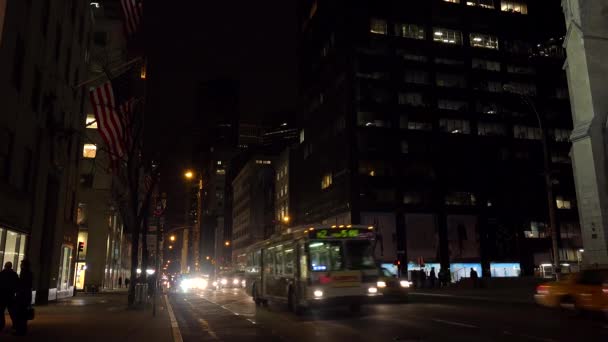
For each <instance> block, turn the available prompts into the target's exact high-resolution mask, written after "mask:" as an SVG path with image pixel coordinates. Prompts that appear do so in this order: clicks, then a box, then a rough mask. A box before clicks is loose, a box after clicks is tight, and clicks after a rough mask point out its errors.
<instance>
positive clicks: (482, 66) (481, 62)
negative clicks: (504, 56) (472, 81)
mask: <svg viewBox="0 0 608 342" xmlns="http://www.w3.org/2000/svg"><path fill="white" fill-rule="evenodd" d="M471 67H472V68H473V69H477V70H488V71H500V62H497V61H489V60H487V59H479V58H473V60H472V65H471Z"/></svg>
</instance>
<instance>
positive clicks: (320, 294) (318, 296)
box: [312, 290, 323, 298]
mask: <svg viewBox="0 0 608 342" xmlns="http://www.w3.org/2000/svg"><path fill="white" fill-rule="evenodd" d="M312 294H313V295H314V296H315V298H321V297H323V291H321V290H315V291H314V292H313V293H312Z"/></svg>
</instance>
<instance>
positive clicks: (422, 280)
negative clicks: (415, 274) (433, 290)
mask: <svg viewBox="0 0 608 342" xmlns="http://www.w3.org/2000/svg"><path fill="white" fill-rule="evenodd" d="M420 287H421V288H425V287H426V272H425V271H424V270H420Z"/></svg>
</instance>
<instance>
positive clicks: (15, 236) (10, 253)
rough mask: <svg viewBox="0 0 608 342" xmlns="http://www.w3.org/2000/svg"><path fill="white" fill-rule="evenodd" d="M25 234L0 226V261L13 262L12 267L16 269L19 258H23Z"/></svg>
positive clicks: (19, 261)
mask: <svg viewBox="0 0 608 342" xmlns="http://www.w3.org/2000/svg"><path fill="white" fill-rule="evenodd" d="M26 242H27V235H26V234H22V233H19V232H16V231H13V230H9V229H7V228H3V227H0V262H1V264H2V265H4V264H5V263H6V262H9V261H10V262H12V263H13V269H14V270H18V269H19V264H20V263H21V260H23V259H24V258H25V248H26Z"/></svg>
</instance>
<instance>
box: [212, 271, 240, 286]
mask: <svg viewBox="0 0 608 342" xmlns="http://www.w3.org/2000/svg"><path fill="white" fill-rule="evenodd" d="M212 285H213V286H214V287H215V288H216V289H223V288H244V287H245V272H240V271H234V272H224V273H220V274H219V275H218V276H217V278H216V279H215V281H214V282H213V284H212Z"/></svg>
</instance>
